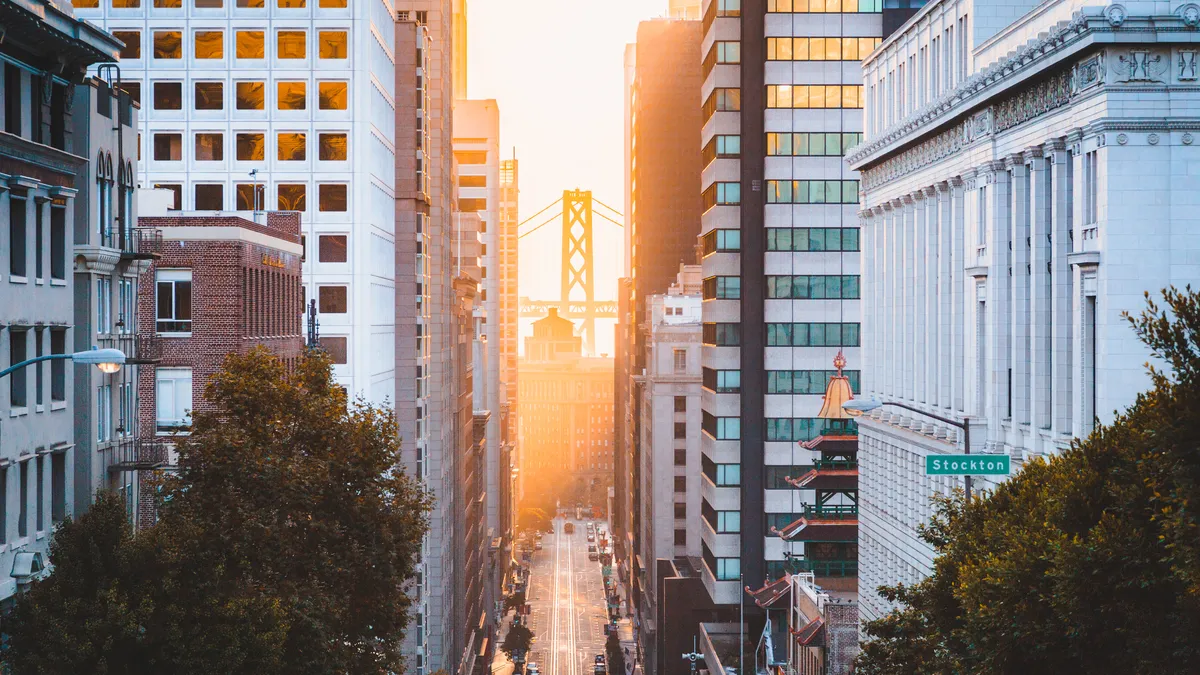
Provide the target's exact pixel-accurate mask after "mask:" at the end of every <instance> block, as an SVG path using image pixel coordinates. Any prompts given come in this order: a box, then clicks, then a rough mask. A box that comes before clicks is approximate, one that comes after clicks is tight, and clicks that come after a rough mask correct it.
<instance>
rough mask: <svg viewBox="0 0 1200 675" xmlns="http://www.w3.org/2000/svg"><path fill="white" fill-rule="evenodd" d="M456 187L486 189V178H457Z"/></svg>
mask: <svg viewBox="0 0 1200 675" xmlns="http://www.w3.org/2000/svg"><path fill="white" fill-rule="evenodd" d="M458 187H464V188H485V187H487V176H459V177H458Z"/></svg>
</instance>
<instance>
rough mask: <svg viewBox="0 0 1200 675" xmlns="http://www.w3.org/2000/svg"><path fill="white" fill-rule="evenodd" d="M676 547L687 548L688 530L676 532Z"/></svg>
mask: <svg viewBox="0 0 1200 675" xmlns="http://www.w3.org/2000/svg"><path fill="white" fill-rule="evenodd" d="M675 545H676V546H687V530H675Z"/></svg>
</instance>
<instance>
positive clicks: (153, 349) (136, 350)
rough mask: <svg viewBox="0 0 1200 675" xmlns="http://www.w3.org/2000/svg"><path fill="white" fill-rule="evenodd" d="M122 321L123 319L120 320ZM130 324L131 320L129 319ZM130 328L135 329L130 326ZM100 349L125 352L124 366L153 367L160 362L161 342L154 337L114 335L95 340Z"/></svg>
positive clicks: (128, 334)
mask: <svg viewBox="0 0 1200 675" xmlns="http://www.w3.org/2000/svg"><path fill="white" fill-rule="evenodd" d="M122 321H124V319H123V318H122ZM130 321H131V322H132V319H130ZM131 328H137V327H136V326H132V327H131ZM97 342H98V343H99V344H100V346H101V347H105V348H113V349H120V350H121V351H123V352H125V365H129V366H137V365H154V364H156V363H158V362H159V361H161V360H162V341H161V340H159V339H158V336H156V335H134V334H133V333H114V334H112V335H106V336H104V337H101V338H99V339H98V340H97Z"/></svg>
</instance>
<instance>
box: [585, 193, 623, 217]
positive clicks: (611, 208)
mask: <svg viewBox="0 0 1200 675" xmlns="http://www.w3.org/2000/svg"><path fill="white" fill-rule="evenodd" d="M592 201H593V202H595V203H596V204H599V205H600V206H603V207H604V208H606V209H608V210H609V211H612V212H613V213H615V214H617V215H618V216H621V217H622V218H624V217H625V214H623V213H621V212H620V211H618V210H616V209H614V208H613V207H611V206H609V205H608V204H605V203H604V202H602V201H600V200H599V199H596V198H595V197H592Z"/></svg>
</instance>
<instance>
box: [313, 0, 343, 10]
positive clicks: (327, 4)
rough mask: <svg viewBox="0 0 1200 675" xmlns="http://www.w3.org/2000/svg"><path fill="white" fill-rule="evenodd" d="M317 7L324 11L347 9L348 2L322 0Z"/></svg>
mask: <svg viewBox="0 0 1200 675" xmlns="http://www.w3.org/2000/svg"><path fill="white" fill-rule="evenodd" d="M317 7H321V8H323V9H345V8H346V0H320V1H319V2H318V3H317Z"/></svg>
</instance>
